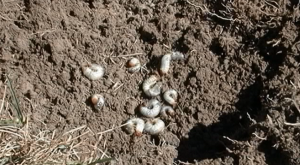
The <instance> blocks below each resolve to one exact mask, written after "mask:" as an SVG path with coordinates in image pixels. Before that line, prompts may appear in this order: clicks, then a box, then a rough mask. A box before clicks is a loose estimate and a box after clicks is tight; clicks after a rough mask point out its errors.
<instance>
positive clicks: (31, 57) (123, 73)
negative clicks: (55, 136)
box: [0, 0, 300, 165]
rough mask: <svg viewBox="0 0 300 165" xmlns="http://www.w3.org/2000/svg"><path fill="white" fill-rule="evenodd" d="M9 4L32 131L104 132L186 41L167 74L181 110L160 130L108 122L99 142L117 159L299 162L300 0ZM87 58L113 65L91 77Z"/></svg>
mask: <svg viewBox="0 0 300 165" xmlns="http://www.w3.org/2000/svg"><path fill="white" fill-rule="evenodd" d="M0 6H1V8H0V20H1V24H0V55H1V59H0V62H1V66H0V68H1V80H2V82H4V81H5V77H4V74H8V75H9V77H10V78H11V79H12V82H13V85H14V87H15V90H16V93H17V97H18V98H19V100H20V105H21V109H22V111H23V113H24V114H26V115H27V116H28V117H29V120H30V121H32V122H33V123H34V124H31V125H30V127H31V128H32V129H31V130H32V131H33V132H35V131H37V130H39V129H48V130H51V131H54V130H56V131H58V132H66V131H68V130H71V129H74V128H77V127H80V126H82V125H87V126H88V127H89V128H90V130H92V131H93V132H95V133H97V132H102V131H105V130H108V129H111V128H113V127H116V126H118V125H121V124H123V123H124V122H125V121H126V120H128V119H129V118H133V117H135V116H137V113H136V108H137V107H138V106H139V105H140V104H141V103H143V102H145V101H148V100H149V98H147V97H145V95H144V94H143V92H142V90H141V84H142V82H143V80H144V79H145V78H147V77H149V75H150V74H151V73H152V72H154V71H157V69H158V67H159V62H160V58H161V57H162V55H164V54H166V53H169V52H171V51H180V52H182V53H184V54H185V56H186V59H185V60H183V61H173V62H172V64H171V69H170V71H169V74H168V75H166V76H164V77H163V78H162V81H163V83H164V85H163V90H167V89H169V88H173V89H176V90H177V91H178V93H179V100H178V105H177V107H176V108H175V111H176V116H175V117H174V118H169V119H165V120H164V121H165V122H166V125H167V128H166V129H165V130H164V133H163V134H160V135H159V136H150V135H147V134H144V135H143V136H142V137H135V138H132V137H131V136H129V135H127V134H126V133H125V132H124V131H123V130H122V129H115V130H114V131H111V132H107V133H104V134H102V139H103V140H102V141H101V142H100V143H101V145H99V148H101V149H102V150H103V151H106V154H107V155H109V156H111V157H115V158H116V160H115V161H113V162H111V164H172V163H177V164H183V163H191V164H198V165H208V164H216V165H217V164H226V165H231V164H233V165H239V164H241V165H256V164H257V165H264V164H266V165H282V164H285V165H298V164H300V157H299V155H300V129H299V126H290V125H288V124H286V123H300V110H299V109H298V108H297V105H300V81H299V80H300V75H299V62H300V58H299V51H300V41H299V39H300V35H299V32H300V12H299V5H298V1H292V0H291V1H288V0H285V1H277V0H275V1H269V0H265V1H254V0H250V1H232V2H231V1H219V0H214V1H185V0H178V1H177V0H167V1H157V0H154V1H151V0H150V1H139V0H128V1H125V0H118V1H111V0H97V1H95V0H84V1H63V0H58V1H50V0H45V1H39V0H24V1H22V2H21V1H15V0H2V1H1V4H0ZM131 57H137V58H139V60H140V61H141V63H142V65H143V69H142V70H141V72H138V73H134V74H130V73H128V71H127V70H126V62H127V61H128V60H129V59H130V58H131ZM85 62H91V63H97V64H100V65H102V66H103V67H105V69H106V73H105V76H104V77H103V78H102V79H100V80H97V81H90V80H88V79H87V78H86V77H85V76H83V74H82V71H81V65H82V64H83V63H85ZM2 93H3V92H2ZM94 93H100V94H103V96H104V97H105V99H106V106H105V107H104V108H103V109H102V110H101V111H99V112H96V111H94V110H93V108H92V105H91V103H90V96H91V95H92V94H94ZM1 98H2V96H1ZM157 98H158V99H159V100H161V101H162V98H161V96H160V97H157ZM287 98H289V99H287ZM290 99H291V100H290ZM96 141H97V138H96V137H94V138H91V139H90V141H89V142H90V143H91V144H92V143H95V142H96Z"/></svg>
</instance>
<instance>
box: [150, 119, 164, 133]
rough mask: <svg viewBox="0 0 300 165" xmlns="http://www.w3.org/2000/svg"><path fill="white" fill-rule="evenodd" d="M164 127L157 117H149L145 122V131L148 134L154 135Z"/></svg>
mask: <svg viewBox="0 0 300 165" xmlns="http://www.w3.org/2000/svg"><path fill="white" fill-rule="evenodd" d="M164 128H165V123H164V122H163V121H162V120H161V119H159V118H156V119H151V120H149V121H147V122H146V124H145V132H146V133H149V134H150V135H156V134H159V133H161V132H162V131H163V130H164Z"/></svg>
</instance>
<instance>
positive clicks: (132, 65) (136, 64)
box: [127, 58, 141, 73]
mask: <svg viewBox="0 0 300 165" xmlns="http://www.w3.org/2000/svg"><path fill="white" fill-rule="evenodd" d="M127 67H128V71H129V72H130V73H134V72H138V71H139V70H140V69H141V63H140V60H139V59H137V58H131V59H130V60H129V61H128V63H127Z"/></svg>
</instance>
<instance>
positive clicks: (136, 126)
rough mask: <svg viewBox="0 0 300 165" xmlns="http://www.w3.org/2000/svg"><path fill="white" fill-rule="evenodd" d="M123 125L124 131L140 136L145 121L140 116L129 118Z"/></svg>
mask: <svg viewBox="0 0 300 165" xmlns="http://www.w3.org/2000/svg"><path fill="white" fill-rule="evenodd" d="M125 124H126V125H125V126H124V127H125V131H126V132H127V133H128V134H130V135H132V134H134V135H135V136H142V134H143V130H144V128H145V122H144V120H142V119H140V118H133V119H129V120H128V121H127V122H126V123H125Z"/></svg>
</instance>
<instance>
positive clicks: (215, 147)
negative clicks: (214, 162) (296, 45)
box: [177, 77, 289, 165]
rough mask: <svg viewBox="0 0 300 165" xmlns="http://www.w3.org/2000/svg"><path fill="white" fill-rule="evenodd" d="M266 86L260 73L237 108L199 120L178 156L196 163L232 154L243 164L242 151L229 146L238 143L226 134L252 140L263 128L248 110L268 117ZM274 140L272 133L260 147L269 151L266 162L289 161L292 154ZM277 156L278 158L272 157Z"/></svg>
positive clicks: (236, 162)
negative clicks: (264, 104)
mask: <svg viewBox="0 0 300 165" xmlns="http://www.w3.org/2000/svg"><path fill="white" fill-rule="evenodd" d="M262 89H263V83H262V79H261V77H257V78H256V80H255V82H254V83H253V84H252V85H250V86H248V87H247V88H246V89H245V90H243V91H241V93H240V94H239V101H238V102H237V103H236V104H235V107H236V108H237V109H238V111H237V112H235V113H228V114H223V115H222V116H220V117H219V122H217V123H213V124H211V125H209V126H205V125H203V124H201V123H198V124H197V125H196V126H195V127H193V128H192V129H191V130H190V132H189V137H188V138H187V139H182V140H181V142H180V144H179V147H178V148H177V149H178V157H177V160H180V161H183V162H190V163H192V162H194V161H201V160H205V159H216V158H224V157H227V156H229V157H232V158H233V159H234V164H235V165H237V164H240V162H239V159H238V157H239V155H235V154H233V153H230V152H228V151H227V150H226V148H229V149H231V150H232V149H233V148H234V147H235V146H234V144H233V143H232V142H230V141H229V140H227V139H226V138H224V137H229V138H230V139H233V140H238V141H247V140H251V139H250V138H251V134H252V133H253V132H254V130H255V129H256V128H257V129H259V128H258V127H256V125H251V121H250V119H249V117H248V114H249V116H251V118H252V119H254V120H256V121H262V120H265V119H266V115H267V111H264V110H263V108H262V104H261V99H260V93H261V91H262ZM261 129H262V128H261ZM274 141H275V142H276V139H275V138H272V137H271V136H270V137H268V138H267V140H266V141H263V142H262V143H261V144H260V145H259V151H260V152H263V153H264V154H265V156H266V162H267V163H268V165H276V164H278V162H280V163H279V164H289V157H288V156H287V155H286V154H285V153H284V152H283V151H282V150H280V149H276V148H274V147H272V146H274V144H275V142H274ZM233 150H234V149H233ZM273 157H276V159H274V160H273V159H271V158H273Z"/></svg>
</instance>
